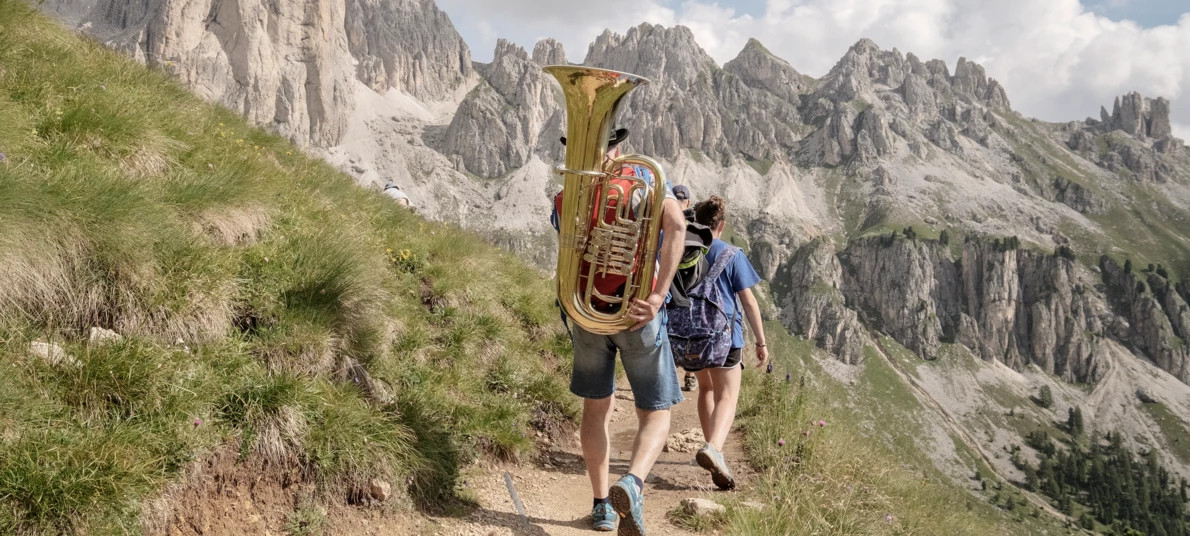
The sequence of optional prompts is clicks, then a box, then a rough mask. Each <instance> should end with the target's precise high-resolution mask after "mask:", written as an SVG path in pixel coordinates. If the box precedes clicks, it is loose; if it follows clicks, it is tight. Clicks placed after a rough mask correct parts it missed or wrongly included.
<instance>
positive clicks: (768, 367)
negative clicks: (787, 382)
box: [764, 363, 773, 374]
mask: <svg viewBox="0 0 1190 536" xmlns="http://www.w3.org/2000/svg"><path fill="white" fill-rule="evenodd" d="M764 373H765V374H772V373H773V364H772V363H769V366H767V367H765V368H764Z"/></svg>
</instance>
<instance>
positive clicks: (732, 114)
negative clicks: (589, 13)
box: [584, 24, 801, 162]
mask: <svg viewBox="0 0 1190 536" xmlns="http://www.w3.org/2000/svg"><path fill="white" fill-rule="evenodd" d="M751 48H752V50H750V51H749V50H747V49H746V50H745V53H744V56H745V58H744V59H741V61H740V62H738V63H737V64H736V67H735V68H734V69H733V70H734V71H735V72H742V73H744V74H745V77H741V76H738V75H736V74H733V73H732V72H728V71H726V70H724V69H719V68H718V67H717V66H716V65H715V62H714V60H712V59H711V57H710V56H708V55H707V53H706V52H704V51H703V50H702V48H701V47H699V46H698V43H697V42H695V41H694V34H693V33H691V32H690V30H689V29H688V28H685V27H682V26H678V27H675V28H664V27H661V26H654V25H651V24H642V25H640V26H637V27H635V28H632V29H630V30H629V31H628V33H627V35H619V34H615V33H612V32H604V33H603V34H602V35H600V36H599V37H598V38H596V40H595V42H594V43H593V44H592V45H591V47H590V50H589V51H588V53H587V58H586V60H585V61H584V63H585V64H587V65H593V66H597V67H605V68H609V69H615V70H619V71H627V72H631V73H635V74H639V75H641V76H645V77H647V78H649V79H650V80H652V82H653V83H652V84H650V85H647V86H645V87H643V88H641V89H638V90H636V91H633V92H632V93H631V94H630V95H629V96H628V98H627V99H626V101H625V106H624V107H623V109H622V111H621V112H620V122H621V124H625V125H631V127H632V128H633V134H632V137H631V138H629V140H628V142H629V144H630V146H631V148H632V150H634V151H636V152H640V153H643V154H648V155H652V156H657V157H661V158H675V157H677V156H678V155H679V153H680V151H682V150H683V149H693V150H697V151H699V152H701V153H702V154H705V155H707V156H710V157H711V158H712V159H713V160H715V161H717V162H724V161H729V160H730V159H731V158H732V157H734V156H736V155H741V154H742V155H743V156H744V157H745V158H750V159H754V160H776V159H781V158H782V155H784V154H786V153H787V152H788V151H789V150H790V149H791V148H792V147H793V146H794V144H795V143H796V142H797V141H798V140H799V139H800V137H801V136H800V135H799V134H798V133H797V132H796V130H795V129H794V127H796V126H797V125H798V124H799V123H800V122H801V121H800V117H799V114H798V110H797V106H796V104H795V103H792V102H790V101H789V100H788V99H787V98H785V97H783V96H779V94H778V93H773V92H771V91H770V90H769V89H765V88H757V87H753V86H751V85H749V84H748V82H747V81H749V80H751V81H756V82H757V83H762V82H761V81H762V80H766V79H767V78H766V77H769V76H770V75H771V73H767V72H763V71H751V70H750V68H755V69H762V68H764V67H765V66H766V65H767V64H766V62H764V61H762V60H761V59H758V58H756V56H757V55H759V54H761V51H759V50H758V47H755V46H753V47H751ZM749 58H751V59H749ZM774 61H779V60H776V59H775V58H773V59H772V60H769V63H771V62H774ZM784 75H785V76H792V74H790V73H789V72H785V73H784ZM776 76H778V77H779V76H781V75H776ZM776 80H777V79H772V80H770V82H772V83H776ZM789 91H792V90H784V92H785V93H786V94H788V93H789Z"/></svg>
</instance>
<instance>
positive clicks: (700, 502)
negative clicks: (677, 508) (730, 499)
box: [682, 498, 727, 516]
mask: <svg viewBox="0 0 1190 536" xmlns="http://www.w3.org/2000/svg"><path fill="white" fill-rule="evenodd" d="M682 508H683V509H684V510H686V512H687V513H689V514H691V515H696V516H709V515H711V514H722V513H725V512H727V507H725V506H723V505H722V504H719V503H717V502H715V501H712V500H708V499H694V498H690V499H682Z"/></svg>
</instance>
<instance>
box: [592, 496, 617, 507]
mask: <svg viewBox="0 0 1190 536" xmlns="http://www.w3.org/2000/svg"><path fill="white" fill-rule="evenodd" d="M611 503H612V502H611V500H610V499H608V498H607V497H604V498H602V499H600V498H598V497H596V498H595V499H594V503H593V504H591V508H595V507H596V506H599V505H601V504H611Z"/></svg>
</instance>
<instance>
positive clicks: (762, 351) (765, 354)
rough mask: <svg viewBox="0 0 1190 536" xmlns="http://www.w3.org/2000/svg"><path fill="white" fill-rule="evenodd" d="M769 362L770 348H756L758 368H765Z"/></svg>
mask: <svg viewBox="0 0 1190 536" xmlns="http://www.w3.org/2000/svg"><path fill="white" fill-rule="evenodd" d="M768 360H769V347H768V346H757V347H756V368H764V364H765V363H766V362H768Z"/></svg>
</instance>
